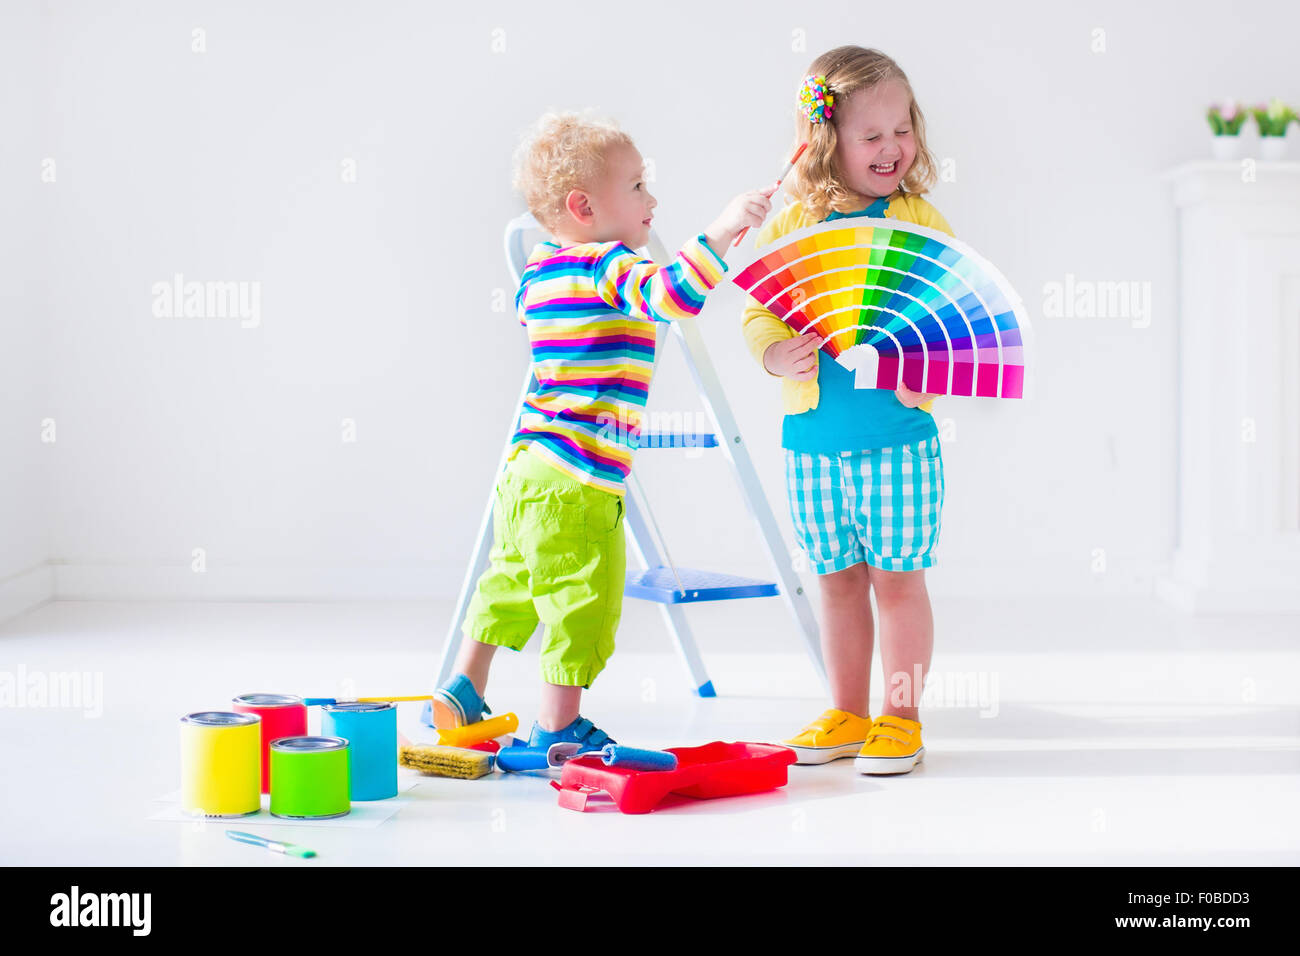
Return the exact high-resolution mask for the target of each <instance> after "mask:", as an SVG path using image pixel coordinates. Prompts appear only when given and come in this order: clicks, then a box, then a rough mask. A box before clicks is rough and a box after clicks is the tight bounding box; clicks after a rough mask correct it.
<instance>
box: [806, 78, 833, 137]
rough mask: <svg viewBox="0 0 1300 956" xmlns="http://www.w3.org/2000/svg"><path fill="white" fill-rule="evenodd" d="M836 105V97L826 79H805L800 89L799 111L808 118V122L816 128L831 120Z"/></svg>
mask: <svg viewBox="0 0 1300 956" xmlns="http://www.w3.org/2000/svg"><path fill="white" fill-rule="evenodd" d="M834 103H835V97H834V96H833V95H832V94H831V92H830V89H829V88H828V87H827V85H826V77H824V76H805V77H804V79H803V84H802V85H801V86H800V87H799V109H800V110H801V111H802V112H803V114H804V116H807V117H808V122H810V123H812V124H813V125H814V126H815V125H817V124H818V123H825V122H826V121H827V120H828V119H830V118H831V107H832V106H833V105H834Z"/></svg>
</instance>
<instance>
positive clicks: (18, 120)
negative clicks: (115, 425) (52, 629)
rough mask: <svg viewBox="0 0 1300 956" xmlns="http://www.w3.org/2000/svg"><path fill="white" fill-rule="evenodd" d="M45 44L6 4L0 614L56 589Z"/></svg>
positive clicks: (27, 7) (0, 240)
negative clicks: (49, 421) (47, 426)
mask: <svg viewBox="0 0 1300 956" xmlns="http://www.w3.org/2000/svg"><path fill="white" fill-rule="evenodd" d="M47 49H48V45H47V42H46V33H45V25H44V23H43V22H42V17H41V13H40V8H39V7H38V6H37V5H36V4H34V3H24V4H19V5H16V6H13V7H12V8H11V7H8V6H6V7H5V8H4V11H3V13H0V263H3V265H0V621H2V620H4V619H5V618H7V617H11V616H13V615H14V614H17V613H19V612H20V611H22V610H24V609H26V608H28V607H32V606H34V605H37V604H40V603H41V602H42V601H45V600H48V599H49V598H50V597H51V596H52V595H53V590H54V582H53V574H52V571H51V568H50V564H49V558H50V556H51V554H52V551H51V548H50V527H51V514H52V511H51V498H50V493H49V487H50V476H51V475H52V474H53V468H54V464H55V460H56V459H55V454H56V452H57V450H58V446H57V443H49V442H43V441H42V431H43V428H42V420H43V419H45V418H47V417H49V416H50V407H51V405H50V400H51V397H52V396H51V390H50V388H49V383H48V379H49V373H50V369H51V356H50V342H49V339H50V320H51V310H50V306H49V301H48V292H47V288H46V285H47V272H46V264H47V262H48V261H49V257H48V255H47V254H46V243H47V237H48V234H49V231H48V229H47V228H46V222H45V220H44V218H43V216H42V214H41V213H42V203H41V200H42V199H43V198H44V197H43V196H42V194H41V192H40V183H39V177H40V174H41V160H42V158H43V157H45V156H48V155H50V152H49V151H50V149H51V148H52V143H51V132H52V130H53V124H52V123H51V117H50V110H49V105H48V100H47V97H46V96H45V93H44V91H45V89H46V87H47V84H48V80H47V76H48V72H47V71H48V66H47ZM56 425H57V423H56ZM46 435H47V436H48V432H46ZM54 437H57V432H56V433H55V436H54Z"/></svg>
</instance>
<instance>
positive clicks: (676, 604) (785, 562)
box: [438, 213, 826, 697]
mask: <svg viewBox="0 0 1300 956" xmlns="http://www.w3.org/2000/svg"><path fill="white" fill-rule="evenodd" d="M545 238H549V237H547V236H546V234H545V232H544V231H543V230H542V228H541V226H540V225H539V224H538V223H537V220H536V219H534V218H533V216H532V215H531V214H530V213H525V214H524V215H522V216H519V217H517V218H515V219H513V220H511V221H510V222H509V223H508V224H507V225H506V231H505V251H506V263H507V265H508V266H509V269H510V274H511V276H512V277H513V279H514V281H515V285H516V286H518V283H519V279H520V276H521V275H522V274H523V270H524V267H525V265H526V263H527V261H528V254H529V251H530V250H531V249H532V248H533V245H534V244H535V242H537V241H541V240H542V239H545ZM647 249H648V251H649V253H650V256H651V258H652V259H654V261H656V262H660V263H666V262H669V261H670V260H671V257H670V256H669V255H668V254H667V253H666V251H665V250H664V247H663V244H662V243H661V242H660V240H659V238H658V236H657V235H656V234H655V233H654V232H653V231H652V232H651V234H650V241H649V243H648V244H647ZM669 327H671V329H672V332H671V333H669V332H668V331H667V328H669ZM655 333H656V346H655V363H656V365H657V364H658V359H659V355H660V352H661V346H662V345H663V340H664V337H665V336H666V335H669V334H672V335H674V336H675V337H676V339H677V341H678V342H679V343H680V344H681V347H682V352H683V354H684V356H685V359H686V364H687V366H688V368H689V369H690V372H691V375H692V377H693V378H694V380H695V384H696V388H697V390H698V392H699V395H700V398H701V400H702V402H703V404H704V408H705V411H706V412H707V414H708V416H709V419H710V420H711V422H712V423H713V428H714V432H713V433H690V432H684V433H670V432H649V433H644V434H643V435H642V436H641V442H640V444H639V448H640V449H643V450H644V449H653V448H719V449H721V451H722V453H723V454H724V455H726V457H727V460H728V461H729V462H730V463H731V467H732V471H733V472H734V473H735V476H736V480H737V482H738V483H739V485H740V490H741V495H742V497H743V498H744V501H745V503H746V505H747V506H748V508H749V513H750V515H751V517H752V518H753V519H754V522H755V523H756V524H757V526H758V530H759V534H760V536H761V538H762V540H763V544H764V547H765V549H766V551H767V554H768V557H769V559H770V560H771V564H772V570H773V573H774V574H775V576H776V578H777V580H776V581H758V580H754V579H752V578H744V577H738V576H735V575H729V574H720V573H717V572H712V571H700V570H696V569H693V568H679V567H676V566H674V565H673V563H672V560H671V557H670V556H669V555H668V549H667V546H666V545H665V544H664V542H663V536H662V535H661V534H659V531H658V526H657V525H656V524H655V521H654V514H653V512H652V511H651V510H650V505H649V502H648V501H647V499H646V496H645V493H644V491H643V489H642V488H641V484H640V482H639V481H637V479H636V471H635V468H634V469H633V471H632V472H631V473H630V474H629V475H628V479H627V492H628V493H627V497H626V500H625V502H624V522H625V529H626V537H627V540H628V542H629V544H630V545H631V546H632V551H633V553H634V555H635V556H636V559H637V563H639V564H640V566H641V570H632V569H629V570H628V573H627V583H626V588H625V590H624V594H625V595H626V596H628V597H633V598H639V599H642V600H646V601H654V602H656V603H658V604H659V607H660V610H661V612H662V614H663V618H664V622H665V624H666V625H667V627H668V630H669V632H670V633H671V634H672V637H673V642H674V644H675V646H676V648H677V652H678V655H679V656H680V658H681V660H682V663H683V664H684V665H685V668H686V671H687V675H688V677H689V680H690V686H691V689H692V691H693V692H694V693H695V694H697V695H698V696H700V697H714V696H716V691H715V689H714V687H713V681H712V680H710V679H709V675H708V673H707V672H706V671H705V668H704V662H703V660H701V658H700V652H699V648H698V646H697V645H696V643H695V637H694V635H693V634H692V632H691V628H690V624H689V623H688V621H687V619H686V614H685V611H684V609H683V606H684V605H687V604H693V603H697V602H700V601H725V600H737V599H742V598H755V597H774V596H780V597H781V598H782V599H783V600H784V602H785V605H786V608H787V609H788V610H789V612H790V615H791V617H792V618H793V619H794V623H795V628H796V630H797V631H798V632H799V634H800V636H801V638H802V639H803V642H804V646H805V648H806V650H807V652H808V656H809V658H810V659H811V660H812V663H813V669H814V670H815V671H816V673H817V676H818V678H819V679H820V680H821V681H822V683H823V685H825V684H826V668H825V665H824V663H823V661H822V654H821V644H820V640H819V631H818V627H817V620H816V618H815V617H814V616H813V611H812V604H811V603H810V602H809V600H808V596H807V595H806V594H805V593H804V589H803V585H802V584H801V583H800V581H799V578H798V575H797V574H795V572H794V568H793V567H792V566H791V563H790V560H789V557H788V555H787V552H786V549H785V544H784V541H783V539H782V537H781V532H780V529H779V528H778V526H777V523H776V517H775V516H774V515H773V513H772V509H771V508H770V507H769V506H768V502H767V496H766V495H764V494H763V489H762V486H761V485H760V484H759V481H758V473H757V472H756V471H755V470H754V464H753V461H752V460H751V459H750V457H749V452H748V450H747V449H746V448H745V444H744V442H743V441H742V439H741V435H740V430H739V428H737V427H736V420H735V418H734V416H733V415H732V413H731V406H730V405H729V404H728V402H727V399H726V395H725V393H724V392H723V389H722V384H721V382H720V381H719V380H718V377H717V373H716V372H715V371H714V368H713V363H712V361H711V360H710V359H709V356H708V352H707V351H706V349H705V347H704V340H703V339H702V338H701V336H700V332H699V329H698V328H697V327H696V325H695V321H694V319H689V318H688V319H681V320H678V321H675V322H671V323H665V322H656V323H655ZM535 385H536V380H535V378H534V377H533V374H532V368H531V366H530V368H529V370H528V372H527V373H526V374H525V376H524V384H523V387H522V388H521V389H520V392H519V401H518V402H516V403H515V408H516V409H517V411H516V413H515V418H514V422H513V423H512V424H511V426H510V430H509V431H508V432H507V434H506V440H505V442H504V443H503V448H502V452H501V458H500V460H499V462H498V467H497V474H500V473H501V472H502V471H504V470H505V466H506V460H507V458H508V457H509V454H510V444H511V439H512V438H513V437H514V434H515V430H516V428H517V427H518V424H519V416H520V413H521V411H522V407H523V401H524V397H525V396H526V395H527V394H528V392H529V391H530V390H531V389H532V388H534V387H535ZM492 501H493V492H492V491H489V493H488V500H487V505H486V507H485V508H484V509H483V517H482V519H481V521H480V522H479V531H478V540H477V543H476V544H475V547H474V552H473V554H472V555H471V557H470V561H469V566H468V567H467V568H466V570H465V580H464V582H463V583H462V584H461V589H460V598H459V599H458V600H457V602H456V610H455V613H454V614H453V615H452V620H451V626H450V628H449V630H448V632H447V640H446V643H445V644H444V645H443V652H442V663H441V666H440V667H439V670H438V681H439V683H441V682H442V681H444V680H446V679H447V678H448V677H449V676H451V668H452V666H453V664H454V663H455V660H456V653H457V651H458V649H459V647H460V642H461V640H462V639H463V635H462V633H461V625H462V623H463V622H464V620H465V613H466V611H467V609H468V607H469V602H470V598H471V597H472V595H473V593H474V587H475V585H476V583H477V582H478V578H479V576H480V575H481V574H482V573H483V571H484V570H485V569H486V568H487V567H488V564H489V560H488V556H489V553H490V552H491V549H492V540H493V533H492ZM539 627H540V626H539Z"/></svg>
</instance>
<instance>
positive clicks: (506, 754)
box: [497, 747, 550, 773]
mask: <svg viewBox="0 0 1300 956" xmlns="http://www.w3.org/2000/svg"><path fill="white" fill-rule="evenodd" d="M549 766H550V764H549V763H548V761H547V759H546V753H545V751H540V750H534V749H532V748H531V747H502V748H501V749H500V750H498V751H497V768H498V769H499V770H504V771H505V772H507V773H524V772H526V771H528V770H545V769H546V768H547V767H549Z"/></svg>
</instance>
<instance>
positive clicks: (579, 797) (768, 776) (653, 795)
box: [551, 741, 795, 813]
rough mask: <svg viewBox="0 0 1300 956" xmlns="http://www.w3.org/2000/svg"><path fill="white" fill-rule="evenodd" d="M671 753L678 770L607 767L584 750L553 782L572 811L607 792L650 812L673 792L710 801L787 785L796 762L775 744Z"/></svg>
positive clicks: (627, 806)
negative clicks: (788, 775)
mask: <svg viewBox="0 0 1300 956" xmlns="http://www.w3.org/2000/svg"><path fill="white" fill-rule="evenodd" d="M668 753H673V754H676V755H677V769H676V770H625V769H623V768H621V767H606V766H605V764H604V762H603V761H602V760H601V759H600V755H599V754H583V755H582V756H580V757H574V758H572V759H571V760H569V761H568V762H567V763H565V765H564V770H563V771H562V772H561V774H560V780H559V782H558V783H557V782H556V781H554V780H552V781H551V786H552V787H554V788H555V789H556V790H558V791H560V806H562V807H568V808H569V809H570V810H586V809H587V798H588V797H590V796H591V795H592V794H594V793H600V792H602V791H603V792H605V793H608V794H609V795H610V796H611V797H613V798H614V803H615V805H616V806H617V807H618V809H619V810H620V811H622V812H623V813H649V812H650V811H651V810H653V809H654V808H655V807H656V806H658V805H659V803H660V801H662V800H663V799H664V797H666V796H668V794H670V793H676V794H680V795H681V796H684V797H695V798H696V799H700V800H708V799H712V798H713V797H735V796H739V795H740V794H744V793H762V792H763V791H765V790H773V789H775V788H776V787H783V786H785V783H786V768H787V767H789V766H790V764H792V763H794V762H795V754H794V751H793V750H790V749H789V748H787V747H776V746H773V745H771V744H746V743H736V744H727V743H722V742H721V741H715V742H714V743H711V744H705V745H704V746H703V747H670V748H668Z"/></svg>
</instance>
